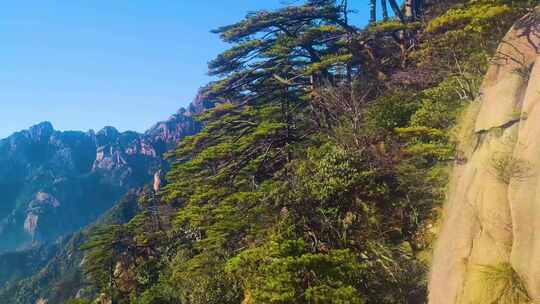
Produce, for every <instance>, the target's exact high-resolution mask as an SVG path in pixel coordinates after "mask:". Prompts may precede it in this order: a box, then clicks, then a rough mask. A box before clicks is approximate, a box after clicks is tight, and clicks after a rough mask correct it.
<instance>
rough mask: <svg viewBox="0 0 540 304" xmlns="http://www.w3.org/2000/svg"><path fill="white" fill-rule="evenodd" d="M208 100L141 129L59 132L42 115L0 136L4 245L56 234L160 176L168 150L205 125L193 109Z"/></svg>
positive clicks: (0, 244) (0, 245)
mask: <svg viewBox="0 0 540 304" xmlns="http://www.w3.org/2000/svg"><path fill="white" fill-rule="evenodd" d="M204 108H205V106H204V102H203V100H202V99H200V98H197V99H196V100H195V101H194V102H193V103H192V104H191V105H190V106H189V108H188V109H181V110H179V111H178V112H177V113H176V114H174V115H173V116H172V117H170V118H169V119H168V120H166V121H163V122H160V123H158V124H156V125H155V126H153V127H152V128H150V129H149V130H148V131H147V132H146V133H143V134H141V133H137V132H131V131H128V132H119V131H118V130H117V129H115V128H114V127H105V128H103V129H102V130H100V131H99V132H94V131H89V132H79V131H66V132H61V131H57V130H55V129H54V128H53V126H52V124H51V123H49V122H44V123H40V124H38V125H35V126H33V127H31V128H29V129H28V130H25V131H21V132H17V133H15V134H13V135H12V136H10V137H8V138H6V139H3V140H0V192H2V196H1V197H0V253H1V252H2V251H10V250H15V249H25V248H28V247H30V246H34V245H38V244H43V243H47V242H52V241H55V240H56V239H57V238H58V237H60V236H62V235H66V234H68V233H71V232H73V231H76V230H78V229H80V228H81V227H83V226H85V225H87V224H89V223H90V222H92V221H94V220H96V218H97V217H98V216H100V215H101V214H102V213H103V212H104V211H105V210H107V209H109V208H110V207H111V206H112V205H113V203H114V202H115V201H117V200H118V199H119V198H120V197H121V196H122V195H123V194H124V193H126V191H128V190H129V189H131V188H136V187H140V186H142V185H143V184H144V183H150V182H152V180H153V178H154V177H155V176H158V177H160V176H161V175H160V174H161V172H163V171H162V170H163V169H167V166H168V164H167V162H166V161H165V160H164V159H163V154H164V153H165V152H167V151H168V150H169V149H171V148H173V147H174V146H175V145H176V143H177V142H178V141H180V140H181V139H182V138H184V137H185V136H189V135H193V134H195V133H196V132H198V131H199V130H200V128H201V124H200V123H199V122H197V121H196V120H195V119H194V116H195V115H196V114H197V113H199V112H200V111H202V110H204ZM156 174H157V175H156ZM161 182H162V181H161V180H160V184H161Z"/></svg>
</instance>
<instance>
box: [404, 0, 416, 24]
mask: <svg viewBox="0 0 540 304" xmlns="http://www.w3.org/2000/svg"><path fill="white" fill-rule="evenodd" d="M413 2H415V1H414V0H405V20H407V21H408V22H410V21H412V20H414V17H415V16H414V3H413Z"/></svg>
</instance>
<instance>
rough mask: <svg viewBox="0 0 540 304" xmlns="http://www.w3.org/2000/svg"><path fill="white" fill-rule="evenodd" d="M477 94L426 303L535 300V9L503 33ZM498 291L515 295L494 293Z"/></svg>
mask: <svg viewBox="0 0 540 304" xmlns="http://www.w3.org/2000/svg"><path fill="white" fill-rule="evenodd" d="M479 99H480V100H479V101H478V103H477V104H476V105H473V107H476V108H477V111H476V113H477V114H476V115H473V116H474V121H471V122H470V123H469V124H470V134H469V135H468V136H467V137H464V138H462V140H463V142H464V147H465V148H464V155H465V158H466V160H465V161H464V162H463V163H460V164H457V165H456V167H455V169H454V172H453V177H452V180H451V182H450V187H449V197H448V202H447V204H446V207H445V210H444V214H443V221H442V226H441V228H440V233H439V240H438V242H437V244H436V248H435V252H434V257H433V265H432V271H431V276H430V283H429V303H431V304H455V303H525V302H522V301H525V300H526V301H529V300H530V301H535V300H540V9H538V8H537V9H536V10H535V11H534V12H532V13H531V14H529V15H527V16H526V17H524V18H523V19H521V20H520V21H519V22H518V23H516V24H515V25H514V27H513V28H512V29H511V30H510V32H509V33H508V34H507V35H506V37H505V38H504V40H503V42H502V43H501V45H500V46H499V48H498V51H497V54H496V56H495V58H494V60H493V63H492V65H491V67H490V68H489V71H488V73H487V75H486V77H485V80H484V82H483V84H482V88H481V95H480V98H479ZM490 276H491V277H490ZM497 276H498V277H497ZM503 276H506V277H503ZM497 280H499V281H497ZM504 280H506V283H507V286H506V287H510V289H508V290H506V291H500V290H499V289H500V288H501V286H499V284H503V282H502V281H504ZM501 292H502V293H504V292H507V293H512V292H515V293H516V294H514V295H510V296H515V297H516V298H515V299H513V301H514V302H504V301H503V300H501V299H495V298H493V297H498V296H500V295H501ZM518 293H521V295H519V294H518ZM506 296H508V295H506ZM519 297H521V299H519ZM527 298H528V299H527ZM524 299H525V300H524ZM507 300H508V299H507Z"/></svg>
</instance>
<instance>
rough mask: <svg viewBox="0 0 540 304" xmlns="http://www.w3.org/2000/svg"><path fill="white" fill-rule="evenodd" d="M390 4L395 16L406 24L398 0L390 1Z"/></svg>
mask: <svg viewBox="0 0 540 304" xmlns="http://www.w3.org/2000/svg"><path fill="white" fill-rule="evenodd" d="M388 2H389V3H390V7H391V8H392V11H393V12H394V15H396V16H397V17H398V18H399V20H400V21H401V22H403V23H405V19H404V18H403V13H402V12H401V9H400V8H399V5H398V4H397V2H396V0H388Z"/></svg>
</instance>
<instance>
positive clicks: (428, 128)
mask: <svg viewBox="0 0 540 304" xmlns="http://www.w3.org/2000/svg"><path fill="white" fill-rule="evenodd" d="M340 3H341V2H340ZM343 3H345V2H343ZM519 3H520V4H519V5H509V4H508V3H506V2H504V1H471V2H467V3H466V4H464V5H463V6H462V5H455V6H454V7H453V8H451V9H450V10H448V11H447V12H445V13H444V14H443V15H442V16H437V17H435V19H433V20H427V24H428V25H427V31H426V33H425V37H423V38H422V40H420V41H415V42H417V43H418V45H414V46H413V44H411V45H407V43H408V41H409V40H412V39H414V35H413V33H415V32H416V31H421V30H422V26H423V25H422V24H420V23H407V24H406V25H403V24H401V23H398V22H396V21H388V22H383V23H380V24H373V25H371V26H369V27H367V29H366V30H365V31H361V30H359V29H357V28H355V27H353V26H351V25H349V24H348V23H347V20H348V18H347V12H346V7H343V4H338V2H337V1H306V2H305V3H303V4H300V5H297V6H288V7H285V8H282V9H279V10H277V11H273V12H266V11H261V12H256V13H252V14H249V15H248V16H247V17H246V18H245V19H243V20H242V21H240V22H238V23H235V24H233V25H230V26H225V27H222V28H220V29H218V30H216V32H217V33H219V34H220V36H221V37H222V39H223V40H224V41H226V42H229V43H232V44H233V46H232V47H231V48H230V49H229V50H227V51H225V52H224V53H222V54H221V55H219V56H218V57H217V58H216V59H215V60H214V61H212V62H211V63H210V73H211V74H212V75H214V76H217V77H218V80H216V81H215V82H213V83H211V84H209V85H208V86H207V87H206V88H205V89H204V94H205V96H206V97H207V98H209V99H211V100H212V102H213V103H214V104H215V107H214V108H213V109H211V110H208V111H206V112H205V113H203V114H202V115H200V117H199V119H200V121H201V122H202V123H203V124H204V129H203V130H202V131H201V132H200V133H198V134H197V135H194V136H191V137H188V138H186V139H185V140H183V141H182V142H181V143H180V144H179V145H178V147H177V148H176V149H175V150H174V151H173V152H171V153H170V158H171V160H172V161H173V166H172V169H171V170H170V172H169V173H168V176H167V181H168V184H167V186H166V187H165V188H164V189H163V190H162V191H161V192H160V193H159V194H157V195H156V196H152V199H151V204H150V205H152V206H154V207H155V208H158V209H159V210H161V209H163V210H169V211H168V212H157V214H156V212H153V211H152V210H154V209H148V210H146V211H144V212H141V213H140V214H139V215H138V216H137V217H135V218H134V219H133V220H132V221H131V222H130V223H128V224H124V225H118V226H109V227H107V228H105V229H104V230H103V231H100V232H99V233H98V234H96V235H95V237H94V238H92V240H91V241H90V242H89V243H88V245H87V246H86V248H87V249H89V250H90V251H89V253H88V255H87V260H88V262H87V267H88V268H87V269H88V273H89V275H90V277H91V278H93V280H94V283H95V284H96V285H97V286H98V287H99V288H100V290H101V291H102V292H105V293H107V294H111V295H112V296H113V297H116V298H117V299H118V300H119V301H124V302H128V301H131V302H133V303H145V304H146V303H193V304H208V303H235V304H237V303H246V304H249V303H280V304H281V303H283V304H285V303H291V304H292V303H336V304H337V303H377V304H381V303H382V304H386V303H388V304H390V303H423V302H425V298H426V272H427V271H426V269H427V263H428V260H429V259H427V258H426V256H428V255H429V252H430V246H431V244H432V239H433V235H432V232H431V230H430V227H431V226H432V225H433V223H434V222H435V221H436V217H437V209H438V208H439V207H440V205H441V203H442V201H443V200H444V192H445V185H446V182H447V172H448V164H449V163H450V162H449V161H451V160H454V159H456V157H457V156H456V155H457V154H458V152H457V148H456V140H455V138H453V137H452V135H451V134H452V132H451V130H452V129H453V128H454V127H455V125H456V123H457V121H458V117H459V116H460V115H461V112H462V111H463V108H466V107H467V105H468V104H470V102H471V101H472V100H473V99H474V98H475V97H476V94H477V90H478V83H479V79H480V78H481V74H482V72H483V70H484V68H485V66H486V64H487V58H488V57H489V55H490V54H492V52H493V49H494V46H495V45H496V44H498V41H496V40H497V39H498V38H500V36H501V34H500V33H502V32H503V31H505V30H506V29H508V26H509V25H510V24H511V23H512V22H513V21H514V20H515V18H516V17H517V16H518V15H519V14H521V13H522V12H523V11H524V10H525V9H526V7H527V6H526V5H525V4H524V2H523V3H522V2H519ZM469 10H470V11H469ZM475 14H478V15H475ZM389 33H390V34H389ZM397 34H404V36H403V37H407V39H397V38H399V37H398V35H397ZM388 35H391V36H388ZM366 37H368V38H369V40H365V39H366ZM390 39H394V40H390ZM396 39H397V40H398V42H399V43H398V44H399V47H400V48H401V53H399V54H397V55H396V54H395V52H396V43H395V42H396V41H395V40H396ZM456 42H459V44H457V45H454V43H456ZM473 45H474V47H472V46H473ZM414 47H416V49H415V51H414V54H413V56H411V58H410V60H414V61H413V62H411V65H414V68H416V69H424V68H425V67H426V65H427V64H430V63H433V66H432V67H431V68H433V69H438V68H441V66H445V69H444V70H437V71H436V73H435V77H434V80H433V82H431V83H429V82H426V83H421V84H420V85H418V86H410V87H409V86H403V85H402V83H401V84H398V85H396V84H395V83H393V82H391V81H390V80H389V79H388V78H386V74H385V73H396V74H397V73H398V72H403V71H401V70H400V71H398V70H396V69H398V68H399V69H401V68H403V67H405V66H404V65H403V63H406V61H402V62H401V63H402V64H396V62H397V61H396V60H395V59H396V58H398V57H404V56H405V55H406V53H407V50H406V48H411V49H412V48H414ZM379 54H381V55H380V57H378V56H379ZM438 57H440V58H442V59H441V60H440V62H439V61H438ZM435 58H436V59H435ZM401 59H403V58H401ZM439 63H440V64H439ZM448 67H450V68H448ZM447 68H448V69H447ZM441 69H442V68H441ZM384 80H388V82H384V83H382V82H383V81H384ZM160 208H161V209H160ZM156 221H157V222H159V223H164V224H159V225H155V224H153V223H154V222H156Z"/></svg>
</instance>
